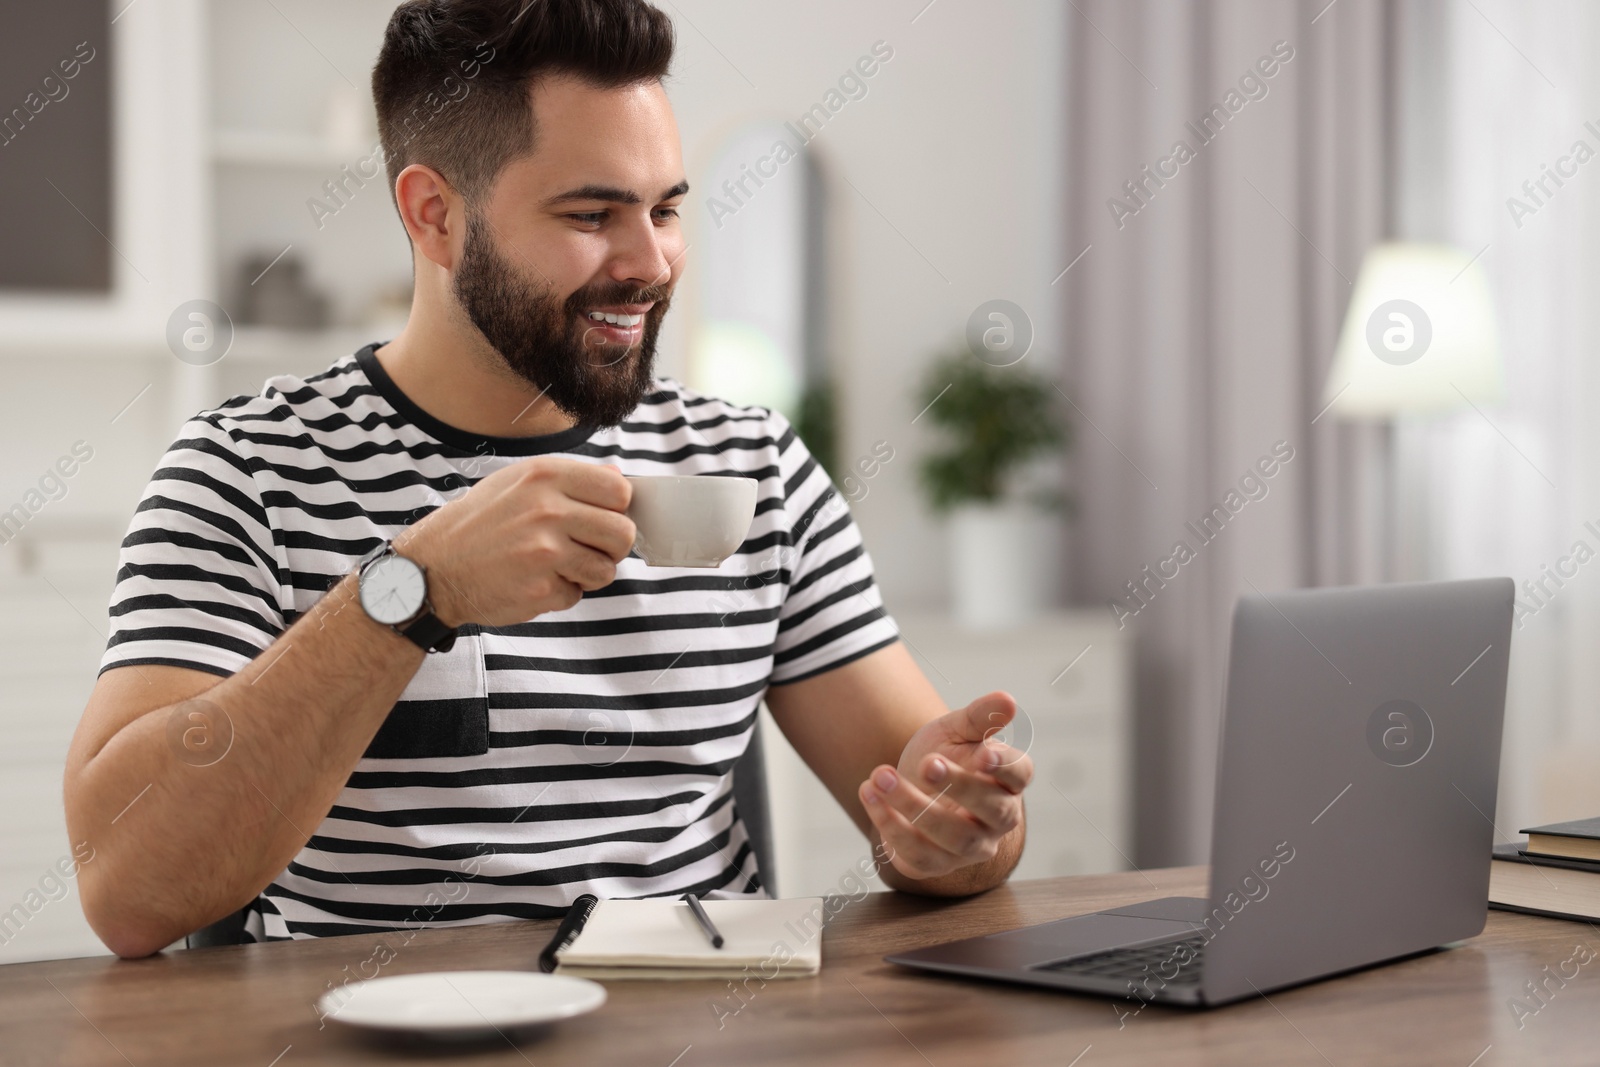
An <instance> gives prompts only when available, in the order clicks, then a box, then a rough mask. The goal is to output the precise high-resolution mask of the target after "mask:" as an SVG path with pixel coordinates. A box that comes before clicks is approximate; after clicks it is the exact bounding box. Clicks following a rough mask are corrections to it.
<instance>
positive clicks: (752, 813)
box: [183, 718, 777, 948]
mask: <svg viewBox="0 0 1600 1067" xmlns="http://www.w3.org/2000/svg"><path fill="white" fill-rule="evenodd" d="M733 803H734V807H735V808H736V809H737V810H738V812H739V818H740V819H742V820H744V828H745V832H746V833H747V834H749V835H750V848H751V850H752V851H753V852H755V854H756V863H757V865H758V867H759V869H760V872H761V884H762V885H763V886H764V887H765V888H766V890H767V892H768V893H771V894H773V895H776V891H775V887H776V885H777V874H776V869H777V865H776V863H775V862H774V860H773V844H772V802H771V799H770V798H769V796H768V794H767V761H766V749H765V746H764V745H763V744H762V740H761V720H760V718H757V719H756V725H755V729H754V730H752V731H751V732H750V744H749V747H747V748H746V749H745V750H744V755H743V756H740V757H739V762H737V763H735V764H734V765H733ZM246 911H248V909H245V908H241V909H240V910H239V911H236V912H234V913H233V914H232V915H229V916H227V917H225V918H222V919H218V920H217V921H216V922H214V923H212V924H211V925H210V926H205V927H201V928H200V929H199V930H196V931H195V932H194V933H192V934H190V935H189V936H188V937H186V938H184V939H183V941H184V947H186V948H214V947H215V946H217V945H238V944H242V943H243V942H244V923H245V913H246Z"/></svg>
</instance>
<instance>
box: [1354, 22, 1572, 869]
mask: <svg viewBox="0 0 1600 1067" xmlns="http://www.w3.org/2000/svg"><path fill="white" fill-rule="evenodd" d="M1341 6H1342V5H1341ZM1432 6H1434V7H1436V8H1437V16H1438V17H1436V18H1434V19H1432V20H1431V22H1432V26H1431V30H1432V32H1430V33H1428V34H1427V35H1423V34H1420V33H1419V34H1415V35H1411V36H1412V37H1413V39H1414V42H1415V47H1416V49H1417V52H1418V54H1417V57H1416V61H1415V62H1413V63H1411V64H1409V67H1410V69H1411V71H1412V73H1411V74H1410V75H1409V76H1408V81H1409V82H1410V83H1411V84H1410V86H1409V95H1410V96H1411V98H1412V99H1413V101H1414V104H1413V106H1410V107H1408V108H1407V109H1406V119H1407V126H1408V128H1409V129H1410V130H1411V131H1412V136H1410V137H1407V138H1405V139H1404V147H1405V151H1404V152H1403V153H1402V156H1403V163H1402V166H1401V174H1400V176H1401V181H1400V183H1399V184H1400V188H1401V190H1402V191H1403V193H1404V195H1403V197H1402V201H1401V207H1400V212H1399V214H1400V219H1399V221H1400V225H1401V228H1402V231H1403V233H1404V235H1405V236H1407V237H1414V238H1417V239H1426V240H1445V241H1449V242H1450V243H1452V244H1455V245H1457V246H1458V247H1460V248H1462V249H1464V250H1466V251H1467V253H1468V254H1478V255H1479V260H1480V262H1481V263H1482V265H1483V268H1484V270H1485V272H1486V273H1487V275H1488V277H1489V282H1490V287H1491V291H1492V294H1493V297H1494V300H1495V304H1496V308H1495V310H1496V317H1497V319H1498V325H1499V335H1500V347H1501V350H1502V352H1503V356H1504V360H1505V364H1506V384H1507V400H1506V403H1505V404H1504V405H1502V406H1499V407H1496V408H1493V409H1485V410H1482V411H1473V410H1467V411H1463V412H1460V413H1458V414H1455V415H1453V416H1451V417H1449V418H1444V419H1439V420H1434V421H1431V422H1426V423H1418V424H1415V425H1409V426H1405V427H1402V428H1401V431H1400V434H1399V440H1398V458H1399V461H1400V464H1399V468H1400V473H1399V477H1400V485H1401V495H1402V498H1403V499H1404V500H1405V501H1406V502H1407V507H1406V508H1405V509H1404V510H1403V512H1402V516H1401V519H1402V524H1401V535H1402V536H1401V540H1402V544H1403V545H1404V546H1405V554H1404V555H1405V559H1404V563H1405V565H1406V568H1407V570H1408V572H1409V573H1410V574H1412V575H1414V576H1415V577H1420V578H1457V577H1471V576H1475V575H1481V574H1510V575H1512V576H1513V577H1514V578H1515V579H1516V581H1517V585H1518V589H1519V592H1518V607H1517V622H1516V624H1515V628H1514V629H1513V635H1512V660H1511V680H1510V685H1509V693H1508V698H1507V707H1506V733H1505V756H1504V759H1503V760H1502V765H1501V766H1502V770H1501V783H1500V804H1499V807H1500V813H1499V815H1498V816H1497V818H1496V824H1497V826H1496V829H1497V834H1496V836H1497V839H1501V840H1504V839H1507V838H1511V837H1515V836H1517V833H1518V831H1519V830H1521V829H1522V828H1524V827H1526V826H1529V825H1532V824H1537V823H1542V822H1549V821H1554V820H1561V819H1571V818H1586V817H1591V816H1594V815H1596V814H1600V775H1596V774H1595V771H1594V768H1595V767H1596V766H1597V765H1600V714H1597V713H1596V708H1597V707H1600V657H1596V655H1595V653H1594V650H1595V648H1596V647H1597V645H1600V558H1595V557H1596V555H1597V554H1600V533H1597V532H1596V531H1597V530H1600V420H1597V419H1596V417H1595V409H1596V406H1597V404H1600V366H1597V362H1596V359H1595V348H1596V342H1595V337H1596V336H1597V333H1600V321H1597V318H1600V307H1597V304H1596V300H1595V295H1594V294H1595V293H1596V291H1597V289H1600V251H1597V249H1596V246H1595V239H1594V238H1595V234H1596V233H1597V232H1600V158H1595V157H1596V156H1597V155H1600V133H1597V132H1596V131H1597V130H1600V85H1597V83H1596V74H1595V73H1594V63H1593V56H1594V54H1595V49H1596V46H1597V45H1600V11H1597V10H1596V9H1595V7H1594V5H1593V4H1590V3H1586V2H1583V0H1559V2H1551V3H1543V4H1525V3H1515V2H1510V0H1473V2H1472V3H1466V2H1462V0H1453V2H1446V0H1438V2H1437V3H1435V4H1434V5H1432ZM1578 142H1583V143H1584V144H1585V145H1586V146H1587V148H1588V151H1589V154H1588V155H1585V154H1584V153H1582V152H1576V153H1575V152H1574V151H1573V149H1574V148H1575V146H1576V145H1577V143H1578ZM1580 158H1581V159H1583V160H1584V161H1583V162H1581V163H1579V162H1577V160H1578V159H1580ZM1556 168H1559V169H1560V170H1561V171H1563V172H1565V173H1566V175H1567V176H1566V177H1565V178H1560V176H1559V175H1557V176H1556V178H1551V177H1549V174H1550V172H1551V171H1552V170H1553V169H1556ZM1557 179H1559V184H1558V181H1557ZM1541 182H1542V183H1543V184H1542V186H1541V185H1540V183H1541ZM1580 545H1581V546H1583V547H1581V548H1580V547H1579V546H1580Z"/></svg>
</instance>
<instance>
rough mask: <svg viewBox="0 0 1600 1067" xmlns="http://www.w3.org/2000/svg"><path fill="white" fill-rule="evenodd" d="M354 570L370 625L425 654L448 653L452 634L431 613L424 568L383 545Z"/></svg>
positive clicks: (451, 629)
mask: <svg viewBox="0 0 1600 1067" xmlns="http://www.w3.org/2000/svg"><path fill="white" fill-rule="evenodd" d="M357 570H358V572H359V578H358V579H357V580H358V583H359V589H360V598H361V607H362V608H363V610H365V611H366V613H367V614H368V615H369V616H371V617H372V620H373V621H374V622H377V623H381V624H382V625H384V626H388V627H390V628H391V629H393V630H394V631H395V632H396V633H399V634H403V635H404V636H405V637H406V638H408V639H410V640H411V641H412V642H413V643H414V644H415V645H416V646H417V647H418V648H421V649H422V650H423V651H425V652H448V651H450V647H451V646H452V645H454V644H455V643H456V631H455V628H454V627H451V626H447V625H445V623H444V621H443V620H441V619H440V618H439V616H437V615H435V614H434V613H433V603H432V602H431V601H430V600H429V599H428V571H427V568H426V567H423V566H422V565H421V564H420V563H417V562H416V561H415V560H411V559H407V558H406V557H405V556H402V555H400V553H398V552H396V551H395V550H394V542H393V541H385V542H384V543H383V544H381V545H379V546H378V547H377V548H375V549H373V550H372V551H371V552H368V553H367V554H366V555H365V556H364V557H362V560H361V562H360V563H359V564H358V565H357Z"/></svg>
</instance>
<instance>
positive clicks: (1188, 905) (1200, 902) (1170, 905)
mask: <svg viewBox="0 0 1600 1067" xmlns="http://www.w3.org/2000/svg"><path fill="white" fill-rule="evenodd" d="M1210 911H1211V901H1209V900H1207V899H1206V898H1204V897H1162V898H1161V899H1160V900H1145V901H1141V902H1140V903H1138V904H1129V905H1128V906H1127V907H1126V908H1110V909H1108V910H1106V911H1102V912H1099V913H1098V914H1100V915H1134V916H1137V917H1139V918H1142V919H1178V920H1181V921H1183V922H1190V923H1194V924H1196V925H1199V924H1200V923H1203V922H1205V921H1206V918H1207V916H1208V915H1209V913H1210Z"/></svg>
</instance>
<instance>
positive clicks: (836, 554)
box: [101, 345, 896, 939]
mask: <svg viewBox="0 0 1600 1067" xmlns="http://www.w3.org/2000/svg"><path fill="white" fill-rule="evenodd" d="M376 347H377V346H376V345H369V346H367V347H366V348H364V349H362V350H361V351H360V352H357V353H356V354H355V355H353V356H348V357H345V358H344V359H341V360H339V361H338V362H337V363H335V364H334V365H333V366H332V367H330V368H329V369H328V370H327V371H325V372H323V373H321V374H318V375H315V376H313V377H310V378H306V379H300V378H295V377H290V376H284V377H278V378H273V379H271V380H270V381H269V382H267V384H266V386H265V388H264V389H263V391H262V393H261V395H259V396H242V397H235V398H234V399H232V400H229V401H228V402H226V403H225V404H223V405H221V406H220V407H218V408H216V409H215V410H212V411H207V412H203V413H201V414H200V415H198V416H196V417H195V418H194V419H192V420H191V421H189V422H188V423H187V424H186V425H185V426H184V428H183V430H182V433H181V435H180V437H179V439H178V440H177V441H176V442H175V443H174V444H173V445H172V447H171V448H170V449H169V451H168V452H167V454H166V456H165V457H164V458H163V459H162V461H161V465H160V468H159V469H158V470H157V471H156V472H155V475H154V476H153V477H152V479H151V481H150V485H149V487H148V488H147V489H146V491H145V495H144V498H143V500H142V501H141V503H140V504H139V508H138V511H137V513H136V514H135V516H134V518H133V522H132V524H131V525H130V527H129V530H128V534H127V537H126V539H125V540H124V541H123V545H122V554H121V562H120V566H119V570H118V572H117V585H116V590H115V592H114V593H113V595H112V601H111V623H112V627H111V635H110V640H109V642H108V646H107V648H106V653H105V657H104V659H103V660H102V665H101V670H102V671H104V670H107V669H110V668H113V667H119V666H124V665H128V664H147V663H153V664H171V665H175V666H180V667H188V668H192V669H195V670H201V671H208V672H210V673H212V674H217V675H222V676H227V675H231V674H233V673H234V672H236V671H238V670H239V669H240V668H242V667H243V666H244V665H245V664H246V663H248V662H249V661H250V660H251V659H252V658H253V657H255V656H256V655H258V654H260V653H261V652H262V651H263V650H264V649H266V648H267V647H268V646H269V645H270V644H271V643H272V642H273V641H274V640H275V639H276V638H277V637H278V636H279V635H280V634H282V633H283V632H284V631H285V630H286V629H287V628H288V627H289V626H290V625H291V624H292V623H293V622H294V621H295V620H296V619H297V618H299V617H300V616H301V615H302V614H304V613H305V612H306V611H307V610H308V609H310V607H311V606H312V605H313V604H314V603H315V602H316V601H317V599H318V598H319V597H321V596H322V595H323V594H324V592H326V590H327V589H328V588H329V587H330V586H331V585H333V584H334V583H335V582H336V581H337V580H338V579H339V578H340V577H341V576H343V575H344V574H346V573H347V572H348V571H349V570H350V569H351V568H352V567H353V566H354V564H355V563H356V561H357V560H359V559H360V558H361V556H362V555H363V554H365V553H366V552H367V551H368V550H369V549H371V548H373V547H374V546H376V545H377V544H378V543H379V542H380V541H381V540H384V539H387V538H390V537H393V536H394V535H395V534H397V533H399V532H400V531H401V530H402V529H403V528H405V527H406V526H407V525H409V524H410V523H412V522H415V521H416V520H418V519H420V518H422V517H423V516H425V515H427V514H428V513H430V512H431V511H433V510H434V509H435V508H437V507H439V506H440V505H442V504H443V503H445V502H446V501H448V500H450V499H453V498H455V497H456V496H458V495H460V494H461V493H463V492H465V491H466V489H467V488H468V487H469V486H471V485H472V484H473V483H475V482H476V481H478V480H479V479H481V478H483V477H484V476H486V475H488V474H489V473H491V472H492V471H494V470H496V469H498V468H499V467H502V466H505V465H507V464H510V463H514V462H516V461H518V460H519V459H522V458H525V457H527V456H531V455H565V456H570V457H574V458H578V459H582V460H588V461H591V462H599V463H612V464H615V465H617V466H618V467H620V468H621V469H622V471H623V472H624V473H626V474H738V475H743V476H746V477H750V478H755V479H758V480H759V488H758V502H757V505H756V516H755V521H754V523H753V525H752V526H751V529H750V532H749V535H748V537H747V539H746V540H745V542H744V544H743V545H742V546H741V547H740V550H739V551H738V553H737V554H735V555H734V556H732V557H731V558H729V559H728V560H727V561H726V562H725V563H723V565H722V566H721V567H720V568H718V569H716V570H714V571H713V570H687V569H684V570H667V569H656V568H649V567H646V566H645V565H644V564H643V562H642V561H640V560H638V559H636V558H633V557H629V558H628V559H626V560H624V561H623V562H622V564H621V565H620V566H619V567H618V568H617V580H616V581H615V582H613V583H612V584H611V585H609V586H607V587H606V588H604V589H602V590H599V591H598V592H595V593H590V594H587V595H586V596H585V597H584V598H583V600H582V601H580V602H579V603H578V604H577V605H576V606H575V607H573V608H571V609H569V610H566V611H561V612H553V613H549V614H545V615H541V616H539V617H538V618H536V619H534V620H532V621H530V622H527V623H523V624H521V625H517V626H505V627H497V628H482V627H472V626H469V627H465V628H464V629H463V631H462V634H461V637H460V638H459V639H458V640H457V642H456V644H455V647H454V648H453V649H452V650H451V651H450V652H448V653H433V654H430V655H429V656H428V657H427V659H426V660H425V662H424V663H423V666H422V667H421V669H420V670H419V671H418V673H417V675H416V676H415V678H413V679H412V681H411V683H410V684H409V685H408V686H407V688H406V690H405V692H404V693H403V694H402V697H401V700H400V702H399V703H398V704H397V705H396V706H395V709H394V710H393V711H392V712H391V713H390V716H389V718H388V719H387V720H386V722H385V723H384V725H383V727H382V728H381V729H380V730H379V732H378V734H377V736H376V737H375V738H374V739H373V742H372V745H371V747H369V748H368V750H367V752H366V753H365V755H364V757H363V758H362V759H361V761H360V762H359V763H358V764H357V765H356V767H355V770H354V772H353V773H352V774H351V775H350V778H349V781H348V782H346V784H345V787H344V789H343V791H342V792H341V793H340V794H339V796H338V799H337V800H336V801H335V802H334V806H333V810H332V811H331V812H330V813H329V814H328V817H327V819H326V820H324V822H323V823H322V825H320V826H318V827H317V828H316V831H315V832H314V833H313V834H312V836H311V840H310V841H309V843H308V844H307V845H306V847H305V848H304V849H303V850H301V852H300V853H299V855H297V856H296V857H295V858H294V860H293V862H291V863H290V864H289V866H288V868H287V869H285V870H284V871H283V872H282V873H280V874H279V875H278V876H277V877H276V878H275V879H273V881H272V884H271V885H270V886H268V887H267V888H266V890H265V891H263V892H262V893H261V895H260V896H259V897H258V898H257V900H256V902H255V904H254V906H253V908H252V912H251V915H250V917H249V924H248V930H249V932H250V933H251V934H252V935H253V936H255V937H257V938H265V939H273V938H284V937H314V936H322V935H329V934H339V933H351V932H357V931H361V930H370V929H373V928H376V927H415V926H418V925H426V924H433V925H454V924H466V923H478V922H492V921H498V920H505V919H512V918H548V917H552V916H556V915H558V914H561V913H562V912H564V910H565V907H566V905H567V904H568V903H569V902H570V901H572V900H573V898H575V897H576V896H577V895H578V894H580V893H594V894H596V895H597V896H599V897H601V898H602V899H604V898H606V897H637V896H654V895H665V894H678V893H683V892H688V891H693V892H696V893H702V894H709V895H713V896H716V895H762V894H763V893H764V890H763V889H762V888H761V883H760V876H759V872H758V871H757V869H756V858H755V856H754V854H753V853H752V851H751V848H750V844H749V840H748V837H747V835H746V833H745V828H744V825H743V824H742V823H741V822H740V820H739V817H738V813H737V812H736V811H735V810H734V808H733V803H732V799H733V796H732V792H731V785H732V779H731V774H730V770H731V768H732V766H733V764H734V762H735V761H736V760H737V758H738V757H739V756H740V754H741V753H743V751H744V748H745V745H746V742H747V741H748V739H749V736H750V732H751V730H752V728H753V725H754V723H755V717H756V708H757V705H758V703H759V702H760V700H761V698H762V696H763V694H764V693H765V692H766V689H767V687H768V686H769V685H776V684H782V683H790V682H796V681H799V680H801V679H804V678H808V677H811V676H813V675H816V674H819V673H822V672H824V671H828V670H831V669H833V668H836V667H839V666H841V665H843V664H845V663H847V662H849V661H851V660H853V659H856V658H858V657H861V656H864V655H866V654H867V653H869V652H872V651H875V650H877V649H879V648H882V647H884V646H886V645H889V644H891V643H893V642H894V641H895V639H896V630H895V625H894V622H893V620H892V619H890V618H889V616H888V615H887V614H886V613H885V612H884V610H883V607H882V602H881V599H880V597H879V595H878V591H877V588H876V586H875V585H874V583H873V578H872V564H871V561H870V559H869V558H868V556H867V553H866V551H865V549H864V548H863V546H862V543H861V538H860V534H859V532H858V531H857V529H856V526H855V524H854V522H853V521H852V520H851V518H850V514H849V511H848V509H847V507H846V506H845V504H844V502H843V500H842V499H841V498H840V496H839V494H838V493H837V492H836V491H834V489H833V487H832V485H831V484H830V482H829V480H828V476H827V474H826V472H825V471H824V470H823V469H822V468H821V466H820V465H818V464H817V462H816V461H815V460H814V459H813V458H812V457H811V455H810V454H809V453H808V452H807V450H806V448H805V445H804V444H802V443H801V441H800V440H799V439H798V438H797V437H796V436H795V433H794V430H793V429H791V428H790V427H789V425H788V423H787V422H785V420H784V419H783V417H782V416H780V415H777V414H774V413H771V412H769V411H767V410H765V409H763V408H751V407H737V406H735V405H732V404H728V403H725V402H723V401H720V400H716V399H713V398H711V397H706V396H701V395H698V394H696V393H694V392H692V391H690V390H688V389H686V388H684V387H683V386H681V385H679V384H677V383H675V382H673V381H670V380H665V379H663V380H660V381H658V382H657V383H656V386H655V388H654V390H653V391H652V392H651V393H650V394H649V395H648V396H646V397H645V399H644V400H643V402H642V403H641V404H640V405H639V407H638V408H637V409H636V410H635V411H634V412H633V414H632V416H631V417H630V418H629V419H628V420H627V421H626V422H624V423H623V424H622V425H621V426H620V427H617V428H612V429H607V430H601V431H597V432H592V431H590V430H588V429H585V428H582V427H579V428H575V429H572V430H568V431H564V432H561V433H556V434H551V435H547V436H543V437H533V438H491V437H483V436H479V435H475V434H469V433H466V432H463V431H461V430H458V429H455V428H453V427H450V426H447V425H445V424H444V423H442V422H440V421H439V420H437V419H435V418H433V417H431V416H429V415H428V414H427V413H426V412H424V411H422V410H421V409H420V408H419V407H417V405H415V404H414V403H412V402H411V401H410V400H409V399H407V397H406V396H405V395H404V394H403V393H401V392H400V390H399V389H398V388H396V386H395V384H394V382H393V381H392V380H391V379H390V378H389V376H388V375H387V374H386V373H385V372H384V370H383V368H382V366H381V365H380V364H379V363H378V361H377V359H376V357H375V356H374V355H373V352H374V350H375V348H376ZM308 636H309V635H308ZM313 639H314V638H313ZM224 758H225V757H224Z"/></svg>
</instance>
